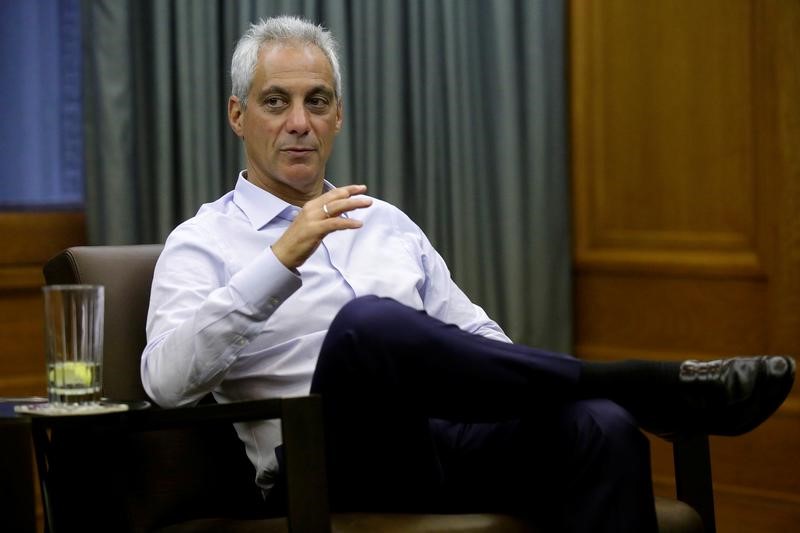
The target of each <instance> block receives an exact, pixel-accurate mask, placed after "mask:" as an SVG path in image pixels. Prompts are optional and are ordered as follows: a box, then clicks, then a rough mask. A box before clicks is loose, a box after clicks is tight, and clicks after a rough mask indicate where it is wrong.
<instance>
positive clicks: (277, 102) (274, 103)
mask: <svg viewBox="0 0 800 533" xmlns="http://www.w3.org/2000/svg"><path fill="white" fill-rule="evenodd" d="M264 105H265V106H267V107H269V108H271V109H276V108H279V107H282V106H283V98H281V97H280V96H268V97H267V98H266V99H265V100H264Z"/></svg>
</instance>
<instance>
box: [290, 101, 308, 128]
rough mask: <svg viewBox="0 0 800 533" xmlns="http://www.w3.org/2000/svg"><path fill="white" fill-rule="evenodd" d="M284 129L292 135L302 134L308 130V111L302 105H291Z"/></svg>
mask: <svg viewBox="0 0 800 533" xmlns="http://www.w3.org/2000/svg"><path fill="white" fill-rule="evenodd" d="M286 129H287V130H288V131H289V133H291V134H294V135H303V134H304V133H307V132H308V130H309V120H308V111H307V110H306V109H305V107H304V106H302V105H293V106H292V107H291V108H290V109H289V116H288V117H287V119H286Z"/></svg>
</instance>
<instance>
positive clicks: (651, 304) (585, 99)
mask: <svg viewBox="0 0 800 533" xmlns="http://www.w3.org/2000/svg"><path fill="white" fill-rule="evenodd" d="M570 6H571V9H570V53H571V66H570V77H571V105H572V124H571V131H572V179H573V208H574V209H573V212H574V243H575V249H574V251H575V254H574V256H575V285H574V287H575V309H576V328H575V344H576V353H577V354H578V355H579V356H581V357H585V358H591V359H597V360H612V359H623V358H652V359H671V360H681V359H686V358H700V359H710V358H714V357H718V356H721V355H733V354H757V353H792V354H795V355H798V354H800V214H799V213H800V150H798V146H800V99H799V98H798V95H800V69H798V65H800V2H795V1H783V0H760V1H755V0H752V1H751V0H703V1H692V0H673V1H669V2H639V1H638V0H603V1H602V2H588V1H583V0H573V1H572V2H571V4H570ZM651 442H652V444H653V464H654V476H655V482H656V489H657V491H658V492H659V493H660V494H670V493H672V492H673V491H674V481H673V473H672V465H671V461H672V458H671V449H670V448H669V446H667V445H666V444H665V443H663V442H661V441H660V440H659V439H657V438H652V439H651ZM798 449H800V389H799V388H798V387H797V386H795V389H794V390H793V392H792V394H791V395H790V398H789V400H787V402H786V403H785V404H784V406H783V407H782V408H781V410H780V411H779V412H778V413H777V414H776V415H775V416H774V417H773V418H772V419H770V420H769V421H768V422H767V423H765V424H764V425H762V426H761V427H759V428H758V429H757V430H755V431H753V432H752V433H750V434H748V435H745V436H742V437H737V438H732V439H731V438H727V439H724V438H720V439H716V438H715V439H712V462H713V472H714V482H715V495H716V501H717V512H718V519H719V520H718V525H719V528H718V530H719V531H721V532H728V531H745V532H755V531H779V530H793V529H796V528H797V527H798V526H800V469H797V468H795V467H794V465H795V459H794V454H795V453H796V450H798Z"/></svg>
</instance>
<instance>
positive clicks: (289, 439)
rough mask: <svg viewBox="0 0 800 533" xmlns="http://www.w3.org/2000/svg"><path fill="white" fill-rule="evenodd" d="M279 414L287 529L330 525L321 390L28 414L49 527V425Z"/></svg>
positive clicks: (142, 425)
mask: <svg viewBox="0 0 800 533" xmlns="http://www.w3.org/2000/svg"><path fill="white" fill-rule="evenodd" d="M275 418H280V419H281V426H282V430H283V440H284V442H283V446H284V453H285V460H286V470H287V500H288V516H287V518H288V523H289V528H290V530H291V531H322V532H324V531H330V513H329V509H328V494H327V480H326V473H325V455H324V453H325V452H324V443H323V440H322V437H323V435H322V431H323V430H322V407H321V401H320V398H319V396H302V397H296V398H275V399H268V400H254V401H246V402H234V403H228V404H202V405H197V406H194V407H183V408H175V409H159V408H153V409H141V410H130V411H124V412H121V413H108V414H100V415H86V416H54V417H49V416H37V417H33V418H32V419H31V431H32V433H33V438H34V444H35V448H36V458H37V463H38V466H39V475H40V480H41V485H42V497H43V500H44V506H45V513H46V518H47V522H48V529H49V530H50V531H51V533H52V532H53V531H55V527H54V526H55V525H56V524H54V523H53V518H54V517H53V516H52V512H51V504H50V502H51V501H52V497H53V495H52V494H51V493H50V490H49V484H48V473H49V469H48V459H49V455H48V452H49V450H50V446H51V442H50V439H49V435H50V432H51V431H52V430H69V431H71V432H74V431H75V430H80V429H91V430H93V431H97V430H101V431H112V432H121V433H131V432H141V431H158V430H163V429H176V428H182V427H191V426H199V425H203V424H213V423H219V422H230V423H233V422H244V421H251V420H269V419H275Z"/></svg>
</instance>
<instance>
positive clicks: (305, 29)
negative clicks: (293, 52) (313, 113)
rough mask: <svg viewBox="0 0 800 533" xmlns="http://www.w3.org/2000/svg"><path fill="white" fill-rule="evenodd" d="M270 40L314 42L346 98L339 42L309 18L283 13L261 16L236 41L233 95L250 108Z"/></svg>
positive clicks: (273, 41)
mask: <svg viewBox="0 0 800 533" xmlns="http://www.w3.org/2000/svg"><path fill="white" fill-rule="evenodd" d="M266 43H281V44H313V45H315V46H316V47H317V48H319V49H320V50H322V52H323V53H324V54H325V56H326V57H327V58H328V61H329V62H330V64H331V69H332V70H333V80H334V84H335V86H334V91H335V93H336V98H337V100H341V99H342V73H341V70H340V68H339V56H338V54H337V49H338V44H337V43H336V39H334V38H333V35H332V34H331V32H329V31H328V30H326V29H325V28H323V27H322V26H318V25H316V24H313V23H311V22H308V21H306V20H303V19H300V18H297V17H290V16H282V17H273V18H269V19H267V20H264V19H261V20H260V21H258V23H256V24H251V25H250V29H249V30H247V32H246V33H245V34H244V35H243V36H242V38H241V39H239V42H238V43H236V49H235V50H234V51H233V58H232V59H231V94H232V95H233V96H235V97H237V98H238V99H239V103H240V104H241V106H242V108H243V109H244V108H245V107H247V93H249V92H250V84H251V83H252V82H253V75H254V74H255V71H256V65H257V64H258V53H259V51H260V50H261V47H262V46H263V45H264V44H266Z"/></svg>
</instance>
